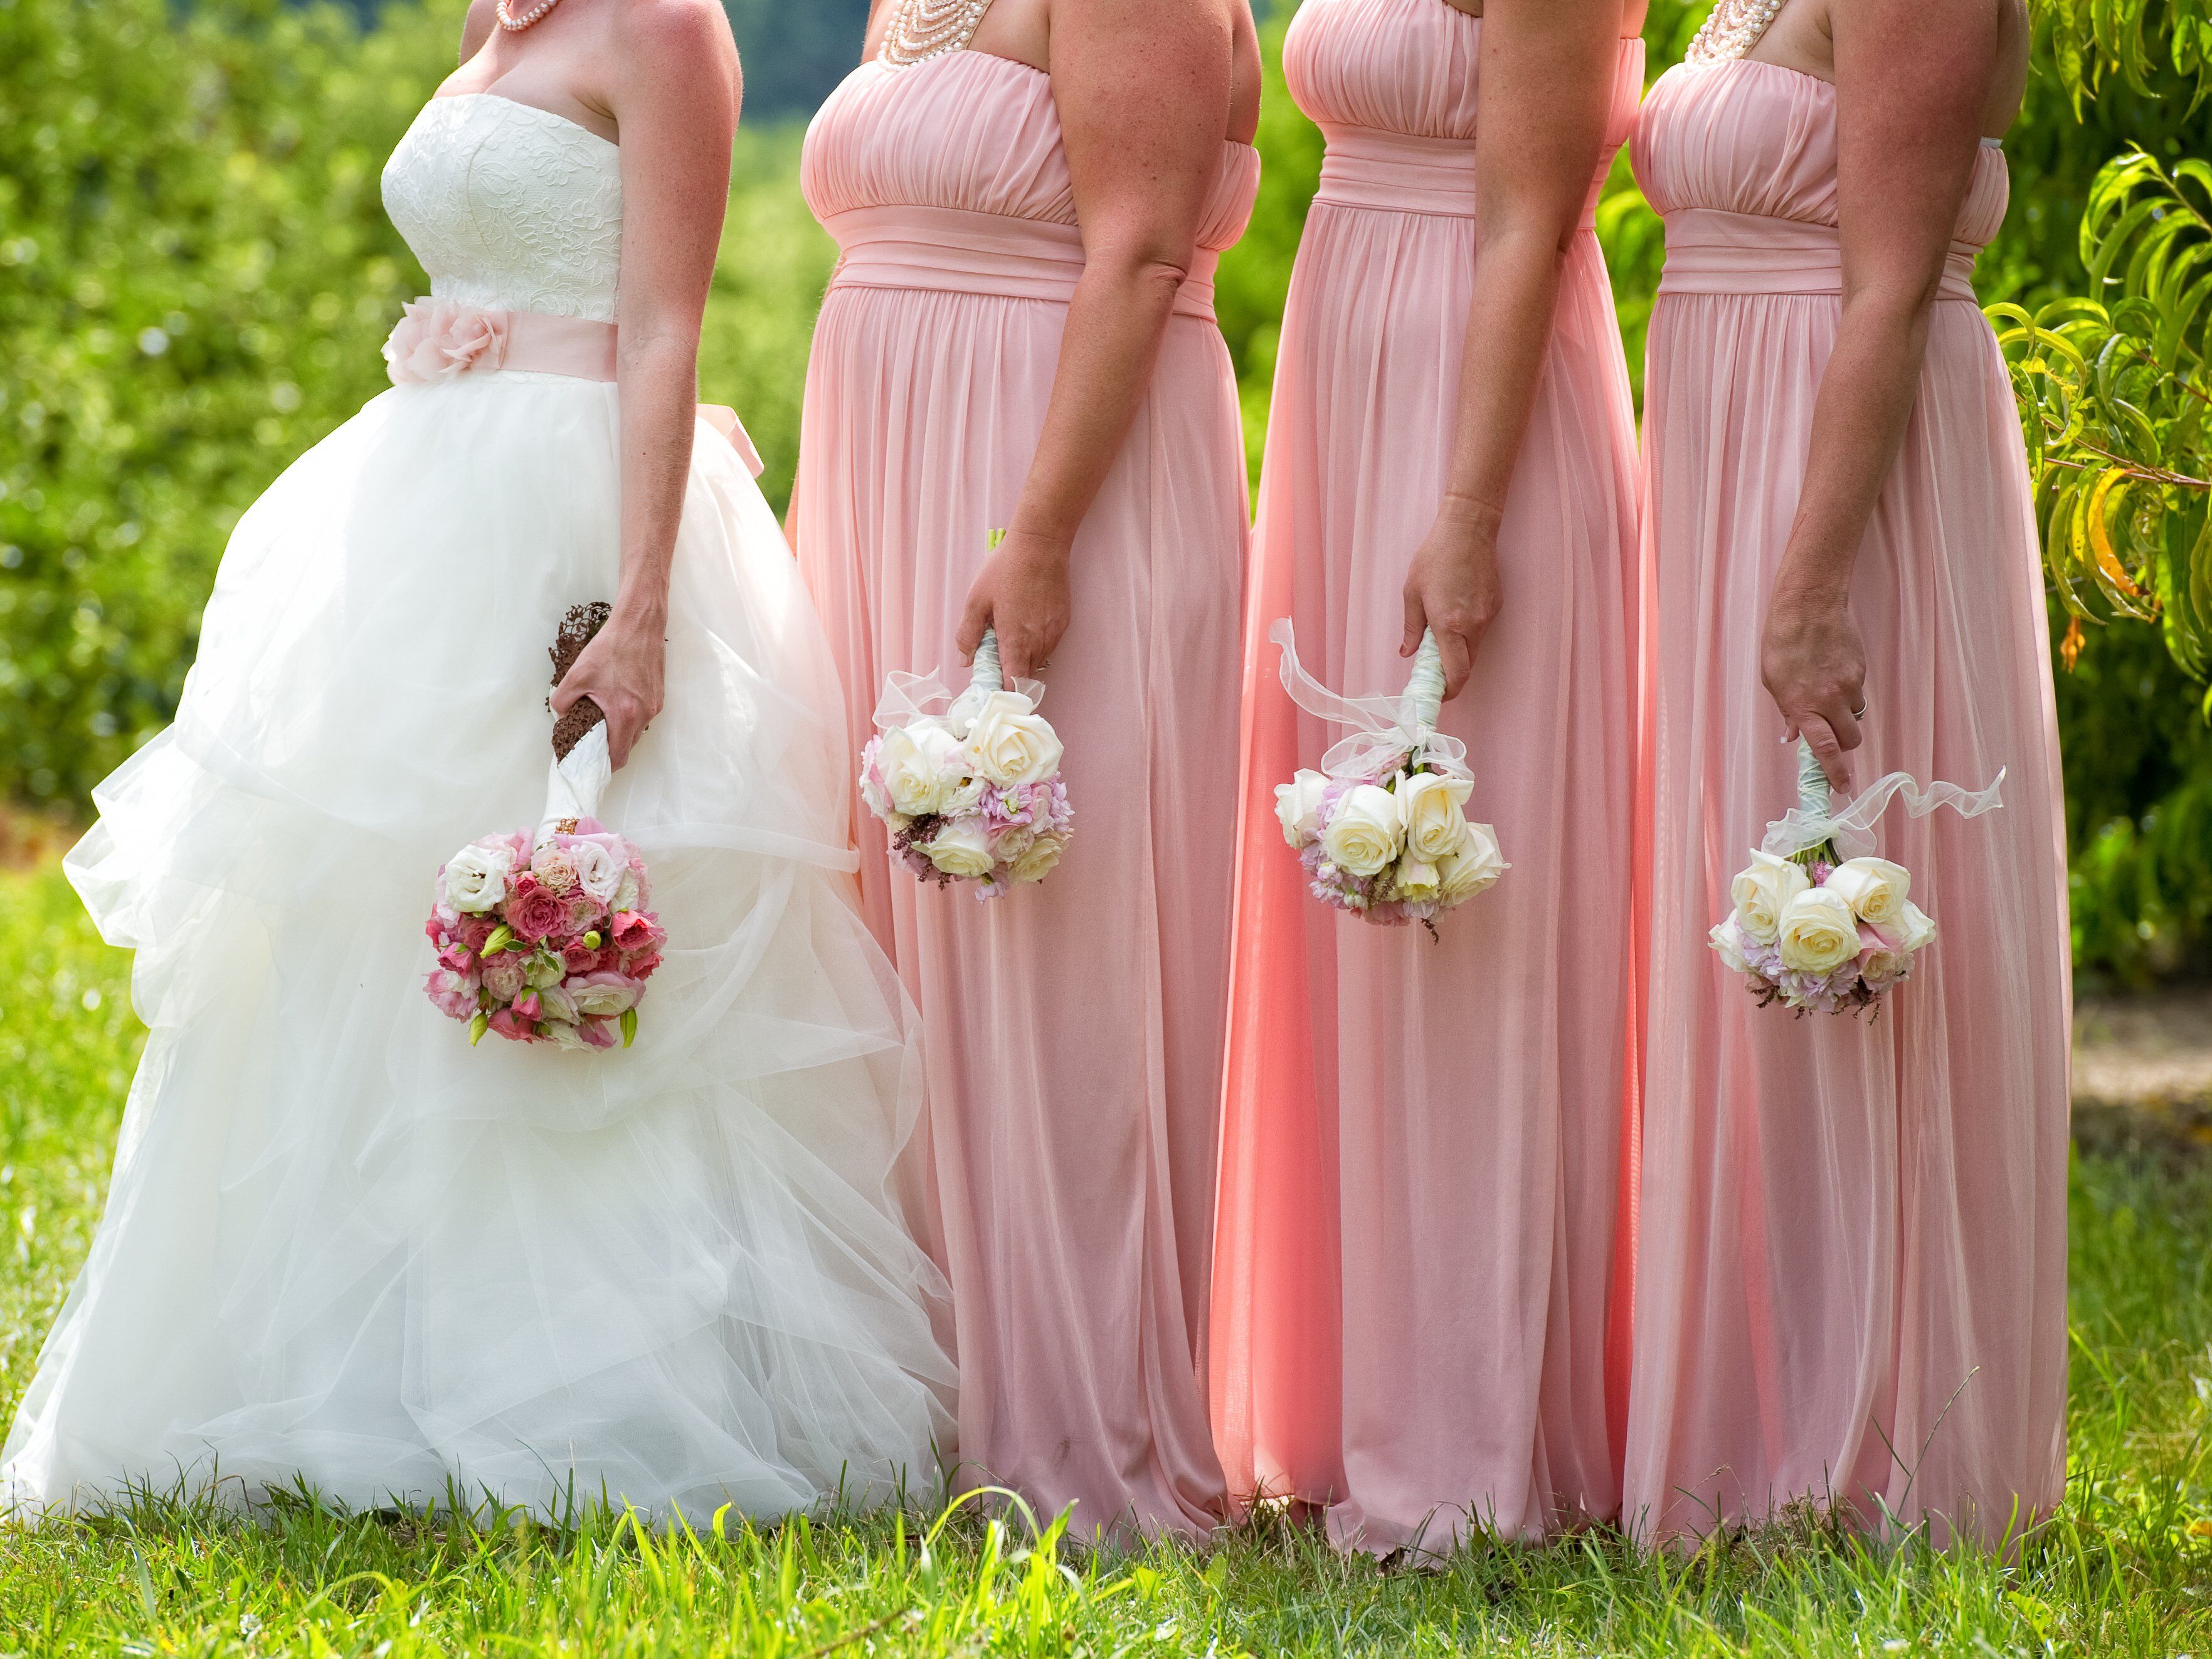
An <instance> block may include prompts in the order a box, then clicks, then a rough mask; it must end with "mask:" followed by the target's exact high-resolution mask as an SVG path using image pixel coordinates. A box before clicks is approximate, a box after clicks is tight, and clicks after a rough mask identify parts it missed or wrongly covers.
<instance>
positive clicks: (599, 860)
mask: <svg viewBox="0 0 2212 1659" xmlns="http://www.w3.org/2000/svg"><path fill="white" fill-rule="evenodd" d="M568 857H569V859H570V860H571V861H572V862H574V865H575V866H576V884H577V885H578V886H580V887H581V888H582V889H583V890H584V895H585V896H586V897H587V898H589V899H590V900H591V901H592V903H594V904H605V903H608V902H611V900H612V899H613V898H614V896H615V894H616V893H617V891H618V890H620V889H621V886H622V880H623V877H624V876H626V875H628V874H629V862H628V861H627V860H623V859H617V857H616V856H615V855H614V854H612V853H610V852H609V851H607V849H606V848H604V847H602V846H600V845H599V842H595V841H580V842H575V843H574V844H573V845H572V846H570V848H568Z"/></svg>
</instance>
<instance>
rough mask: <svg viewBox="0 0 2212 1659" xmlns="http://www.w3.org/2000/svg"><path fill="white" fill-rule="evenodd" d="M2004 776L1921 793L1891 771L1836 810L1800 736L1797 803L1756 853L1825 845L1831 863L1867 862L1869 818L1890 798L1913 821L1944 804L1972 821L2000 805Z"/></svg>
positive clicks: (1934, 786)
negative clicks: (1974, 785) (1972, 786)
mask: <svg viewBox="0 0 2212 1659" xmlns="http://www.w3.org/2000/svg"><path fill="white" fill-rule="evenodd" d="M2004 778H2005V775H2004V769H2003V768H2002V767H2000V768H1998V769H1997V775H1996V776H1995V777H1994V778H1992V779H1990V781H1989V784H1988V786H1987V787H1984V788H1982V789H1978V790H1969V789H1965V788H1961V787H1960V786H1959V785H1957V784H1955V783H1943V782H1941V781H1938V782H1936V783H1931V784H1929V786H1928V787H1926V788H1925V789H1923V788H1921V787H1920V786H1919V784H1918V783H1917V781H1915V780H1914V778H1913V775H1912V774H1911V773H1910V772H1891V773H1888V774H1887V775H1884V776H1882V777H1880V778H1877V779H1875V781H1874V782H1872V783H1871V784H1869V785H1868V786H1867V787H1865V788H1864V789H1863V790H1861V791H1860V792H1859V793H1857V794H1856V795H1854V796H1852V797H1851V799H1849V800H1847V801H1845V802H1844V804H1843V805H1841V806H1836V805H1834V800H1833V796H1832V792H1831V791H1830V789H1829V787H1828V775H1827V774H1826V772H1824V771H1822V770H1821V769H1820V761H1819V759H1818V758H1817V757H1815V756H1814V753H1813V748H1812V745H1811V744H1808V743H1807V742H1806V741H1805V739H1804V738H1798V739H1797V805H1796V806H1794V807H1792V808H1791V809H1790V811H1787V812H1785V813H1784V814H1783V815H1782V816H1781V817H1778V818H1776V819H1774V820H1773V821H1772V822H1771V823H1769V824H1768V825H1767V826H1766V836H1765V840H1763V841H1761V842H1759V850H1760V851H1761V852H1765V853H1771V854H1774V855H1775V856H1776V857H1778V858H1785V859H1786V858H1795V857H1796V855H1797V854H1800V853H1805V852H1809V851H1811V850H1813V849H1814V848H1819V847H1823V846H1826V847H1828V848H1832V849H1833V852H1834V854H1835V859H1834V860H1832V861H1834V862H1841V861H1842V860H1845V859H1857V858H1867V857H1869V856H1871V855H1872V854H1873V852H1874V849H1875V839H1874V824H1875V819H1877V818H1879V817H1881V815H1882V813H1883V812H1884V811H1887V810H1888V807H1889V804H1890V802H1891V801H1892V800H1902V801H1903V802H1904V803H1905V811H1907V812H1909V813H1911V815H1912V816H1913V817H1916V818H1924V817H1927V816H1928V815H1929V813H1930V812H1933V811H1936V809H1937V808H1938V807H1944V806H1948V807H1949V808H1950V809H1951V810H1952V811H1954V812H1956V813H1957V814H1958V815H1959V816H1960V817H1964V818H1976V817H1980V816H1981V815H1982V814H1983V813H1984V812H1990V811H1996V808H1998V807H1999V806H2002V805H2003V804H2004V803H2003V801H2002V799H2000V793H2001V791H2002V789H2003V787H2004Z"/></svg>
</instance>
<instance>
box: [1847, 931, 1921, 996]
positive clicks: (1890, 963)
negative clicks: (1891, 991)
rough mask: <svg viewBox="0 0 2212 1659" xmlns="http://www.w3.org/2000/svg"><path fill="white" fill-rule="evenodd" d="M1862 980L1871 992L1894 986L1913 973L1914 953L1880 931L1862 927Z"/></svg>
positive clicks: (1860, 954)
mask: <svg viewBox="0 0 2212 1659" xmlns="http://www.w3.org/2000/svg"><path fill="white" fill-rule="evenodd" d="M1858 967H1859V978H1860V979H1861V980H1862V981H1863V982H1864V983H1865V985H1866V987H1867V988H1868V989H1869V990H1873V991H1880V990H1884V989H1887V987H1890V986H1892V985H1894V984H1895V983H1896V982H1897V981H1899V980H1901V979H1903V978H1904V977H1905V975H1906V974H1907V973H1909V972H1911V968H1912V953H1911V951H1907V950H1905V949H1904V948H1903V946H1902V945H1899V943H1898V942H1897V941H1896V940H1894V939H1891V938H1889V937H1888V936H1887V934H1885V933H1883V932H1882V931H1881V929H1880V928H1878V927H1869V926H1868V925H1867V924H1866V923H1864V922H1861V923H1860V924H1859V963H1858Z"/></svg>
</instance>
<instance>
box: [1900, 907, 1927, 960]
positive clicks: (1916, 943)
mask: <svg viewBox="0 0 2212 1659" xmlns="http://www.w3.org/2000/svg"><path fill="white" fill-rule="evenodd" d="M1897 942H1898V943H1897V948H1898V949H1899V950H1900V951H1905V953H1906V954H1907V955H1908V956H1909V955H1911V954H1912V953H1913V952H1914V951H1923V950H1925V949H1926V948H1927V947H1928V946H1929V945H1933V944H1934V943H1935V942H1936V918H1935V917H1933V916H1931V915H1929V914H1928V913H1927V912H1926V911H1925V910H1923V909H1922V908H1920V907H1919V906H1918V905H1917V904H1914V903H1912V902H1911V901H1910V900H1908V901H1906V902H1905V905H1904V907H1903V909H1902V911H1901V912H1900V914H1899V916H1898V919H1897Z"/></svg>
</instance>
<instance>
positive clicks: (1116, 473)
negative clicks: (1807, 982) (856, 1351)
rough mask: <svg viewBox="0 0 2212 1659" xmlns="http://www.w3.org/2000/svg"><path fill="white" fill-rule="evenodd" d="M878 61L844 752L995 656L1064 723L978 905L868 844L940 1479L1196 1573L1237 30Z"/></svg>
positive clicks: (822, 431)
mask: <svg viewBox="0 0 2212 1659" xmlns="http://www.w3.org/2000/svg"><path fill="white" fill-rule="evenodd" d="M869 41H870V46H871V48H872V52H873V56H872V58H871V60H870V61H869V62H867V63H866V64H864V65H863V66H862V67H861V68H860V70H856V71H855V72H854V74H853V76H851V77H850V78H849V79H848V80H847V81H846V82H845V83H844V85H843V86H842V87H841V88H838V90H837V91H836V94H833V95H832V96H831V98H830V100H829V102H828V103H827V104H825V105H824V106H823V108H822V110H821V112H820V113H819V114H818V115H817V116H816V118H815V120H814V125H813V127H812V129H811V131H810V132H809V134H808V137H807V143H806V149H805V162H804V171H803V178H804V183H805V191H806V196H807V200H808V202H809V203H810V204H811V206H812V207H813V210H814V211H815V213H816V215H817V216H818V217H819V218H820V219H821V220H822V222H823V224H824V225H825V226H826V227H828V228H829V232H830V234H832V235H833V236H835V237H836V239H837V240H838V243H839V244H840V246H841V247H842V252H843V257H842V262H841V263H840V264H839V267H838V270H837V274H836V277H835V278H834V279H833V281H832V282H831V284H830V288H829V296H828V298H827V299H826V300H825V301H824V302H823V308H822V314H821V319H820V321H819V322H818V324H817V328H816V332H815V337H814V349H813V357H812V361H811V364H810V366H809V369H808V374H807V388H806V407H805V421H804V427H803V431H802V436H801V453H800V461H799V483H798V489H797V511H796V513H795V528H796V532H797V538H798V544H799V556H800V559H801V562H802V563H803V564H804V567H805V572H806V574H807V578H808V580H809V582H810V584H811V586H812V588H813V591H814V593H815V596H816V599H817V601H818V603H819V604H820V605H821V607H822V610H823V620H824V621H825V623H827V624H828V626H829V633H830V636H831V639H832V641H834V646H833V648H834V649H836V651H837V653H839V658H840V664H839V665H840V668H841V670H842V674H843V678H844V682H845V686H846V692H847V696H848V697H849V699H850V700H851V705H852V707H851V718H852V723H853V732H852V736H853V738H854V742H855V743H856V744H857V743H859V742H860V740H861V739H862V738H864V737H865V735H866V732H867V730H868V720H869V711H870V710H871V708H872V707H873V705H874V702H875V700H876V697H877V696H878V691H879V690H880V688H881V687H882V684H883V681H884V674H885V672H886V671H889V670H891V669H909V670H927V669H931V668H934V667H937V666H939V665H945V667H947V668H953V667H954V665H955V663H956V660H957V659H959V658H961V657H963V656H965V655H966V654H967V653H969V652H971V651H972V650H973V649H974V647H975V644H976V642H977V641H978V639H979V638H980V637H981V632H982V629H983V627H984V624H985V623H991V624H993V625H994V626H995V628H996V629H997V631H998V635H999V638H1000V644H1001V647H1002V648H1003V650H1004V653H1005V665H1006V669H1007V671H1009V672H1010V673H1012V674H1017V675H1018V674H1024V673H1030V672H1036V673H1040V674H1042V676H1043V677H1044V678H1046V679H1047V680H1048V683H1049V684H1050V686H1051V691H1050V695H1049V696H1048V699H1047V702H1046V705H1045V712H1046V713H1047V714H1049V715H1050V716H1051V718H1052V720H1053V723H1054V726H1056V727H1057V728H1058V730H1059V732H1060V736H1061V737H1062V738H1065V739H1066V744H1067V753H1066V761H1065V763H1064V768H1063V769H1064V772H1065V775H1066V778H1067V781H1068V787H1069V792H1070V795H1071V797H1072V799H1073V805H1074V808H1075V811H1076V815H1077V839H1076V842H1075V844H1074V848H1073V851H1072V852H1071V853H1070V854H1068V856H1067V858H1066V860H1064V861H1063V862H1062V863H1061V865H1060V867H1059V868H1058V869H1057V870H1056V871H1055V872H1054V873H1053V875H1052V876H1051V878H1049V879H1048V880H1047V881H1045V882H1044V883H1042V884H1041V885H1039V886H1036V887H1029V888H1024V889H1023V890H1020V891H1018V892H1017V893H1015V894H1013V895H1012V896H1009V897H1007V898H1006V899H1003V900H1000V901H999V902H994V903H988V904H979V903H978V902H976V901H975V898H974V897H973V896H971V895H970V894H969V893H967V892H963V891H960V890H951V891H939V890H935V889H930V888H924V887H921V886H919V885H917V884H916V883H915V880H914V879H913V878H911V877H910V876H908V875H907V874H905V873H904V872H897V871H893V870H891V869H890V866H889V865H888V863H887V861H886V857H885V852H884V841H883V836H882V834H881V827H880V825H879V824H878V823H876V821H875V820H873V819H872V818H869V817H866V815H865V814H863V815H862V816H861V817H860V822H861V823H862V824H863V826H864V834H865V835H866V842H867V845H866V853H867V856H866V859H865V860H863V867H864V870H865V872H866V877H865V899H866V907H867V913H868V916H869V919H870V921H872V924H873V926H874V927H875V928H876V930H877V932H878V934H879V936H880V937H881V938H882V939H883V942H884V945H885V946H886V947H887V948H888V949H889V950H890V951H891V952H892V953H893V955H894V957H895V958H896V962H897V964H898V968H899V971H900V973H901V975H902V976H903V977H904V979H905V981H906V982H907V985H908V987H909V988H910V989H911V990H912V992H913V994H915V998H916V1000H918V1001H919V1002H920V1004H921V1010H922V1013H923V1017H924V1019H925V1021H926V1023H927V1029H928V1031H929V1042H928V1045H927V1047H928V1079H929V1095H930V1103H931V1104H930V1111H931V1115H932V1119H931V1131H930V1133H931V1152H932V1156H933V1176H934V1185H935V1191H936V1194H937V1197H938V1200H939V1205H940V1206H941V1211H942V1215H941V1229H942V1237H941V1242H940V1248H941V1252H942V1259H943V1261H944V1263H945V1267H946V1270H947V1272H948V1273H949V1275H950V1277H951V1281H952V1285H953V1288H954V1291H955V1304H956V1315H955V1317H956V1329H957V1350H958V1358H959V1361H960V1371H961V1389H960V1445H959V1455H960V1461H961V1463H962V1466H963V1467H962V1475H963V1479H964V1480H966V1481H967V1482H968V1483H969V1484H974V1483H976V1482H981V1481H984V1480H991V1481H996V1482H1000V1483H1004V1484H1006V1485H1010V1486H1013V1487H1014V1488H1016V1489H1017V1490H1018V1491H1020V1492H1022V1493H1023V1494H1024V1496H1025V1497H1027V1498H1029V1499H1030V1501H1031V1502H1032V1503H1033V1504H1036V1506H1037V1507H1038V1508H1040V1509H1041V1510H1043V1511H1045V1512H1047V1513H1050V1512H1053V1511H1055V1510H1059V1509H1060V1508H1061V1507H1063V1506H1064V1505H1066V1504H1071V1503H1079V1504H1080V1506H1081V1507H1080V1508H1079V1510H1077V1513H1076V1517H1075V1522H1074V1525H1075V1528H1076V1530H1077V1531H1078V1532H1079V1533H1081V1534H1085V1535H1089V1536H1096V1535H1097V1534H1099V1533H1101V1532H1102V1531H1104V1530H1107V1529H1109V1528H1111V1529H1115V1530H1123V1531H1126V1530H1127V1528H1129V1527H1131V1526H1133V1527H1134V1528H1138V1529H1140V1530H1142V1531H1144V1532H1146V1533H1152V1534H1157V1533H1178V1534H1195V1533H1199V1532H1201V1531H1204V1530H1206V1529H1208V1528H1212V1527H1213V1526H1215V1525H1217V1524H1218V1522H1219V1521H1220V1520H1221V1518H1222V1516H1223V1515H1224V1512H1225V1496H1224V1491H1223V1485H1222V1478H1221V1467H1220V1463H1219V1461H1218V1458H1217V1457H1216V1455H1215V1454H1214V1450H1213V1446H1212V1437H1211V1435H1210V1433H1209V1431H1208V1425H1207V1422H1206V1403H1205V1395H1204V1389H1203V1383H1202V1381H1201V1378H1202V1373H1203V1366H1204V1364H1205V1358H1204V1335H1205V1320H1206V1284H1207V1274H1208V1266H1209V1261H1210V1259H1211V1245H1212V1224H1213V1193H1214V1135H1215V1131H1216V1127H1217V1120H1216V1112H1217V1109H1218V1101H1219V1091H1220V1078H1221V1053H1222V1041H1223V1030H1224V1024H1225V1007H1226V986H1227V981H1228V951H1229V884H1230V869H1231V859H1232V847H1233V843H1234V838H1235V833H1236V811H1237V805H1236V799H1235V796H1234V794H1233V793H1232V791H1231V787H1230V780H1231V778H1232V777H1233V776H1234V774H1235V769H1236V764H1237V665H1236V653H1237V619H1238V606H1239V600H1240V597H1241V592H1242V580H1243V562H1244V555H1245V549H1246V544H1247V539H1248V531H1247V526H1246V510H1247V505H1246V504H1247V501H1248V497H1247V495H1246V483H1245V475H1244V465H1243V441H1242V436H1241V431H1240V426H1239V417H1238V411H1237V387H1236V384H1235V380H1234V377H1233V375H1232V374H1231V368H1230V364H1229V358H1228V353H1227V351H1226V349H1225V347H1224V345H1223V343H1222V339H1221V336H1220V332H1219V331H1218V328H1217V327H1216V326H1215V324H1214V320H1213V309H1212V274H1213V270H1214V265H1215V261H1216V257H1217V255H1218V252H1219V251H1220V250H1221V249H1223V248H1225V247H1227V246H1230V245H1231V243H1232V242H1234V241H1235V240H1236V239H1237V236H1238V235H1239V234H1241V233H1242V231H1243V226H1244V221H1245V218H1246V216H1248V214H1249V212H1250V210H1251V204H1252V197H1253V193H1254V191H1255V188H1256V187H1257V185H1258V180H1259V157H1258V155H1257V154H1256V153H1255V151H1254V150H1253V149H1251V148H1250V145H1249V143H1246V142H1242V141H1245V140H1249V137H1251V135H1252V132H1253V131H1254V129H1255V127H1256V126H1257V125H1258V119H1259V95H1260V91H1259V89H1260V62H1259V46H1258V41H1257V38H1256V35H1255V32H1254V29H1253V27H1252V21H1251V17H1250V15H1249V11H1248V10H1247V9H1246V7H1245V3H1244V0H997V3H995V4H993V3H991V0H958V3H952V0H878V6H877V8H876V15H875V16H874V18H873V20H872V24H871V33H870V36H869ZM994 526H1005V527H1006V528H1007V529H1008V531H1009V533H1008V535H1007V538H1006V541H1005V542H1004V543H1003V544H1001V545H1000V548H999V549H998V550H997V551H996V552H995V553H994V554H988V555H987V553H986V549H985V544H984V538H985V534H986V532H987V531H988V530H990V529H991V528H993V527H994ZM951 678H953V680H954V681H955V682H956V683H957V680H958V678H959V676H958V673H957V669H955V671H954V672H953V673H952V675H951Z"/></svg>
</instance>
